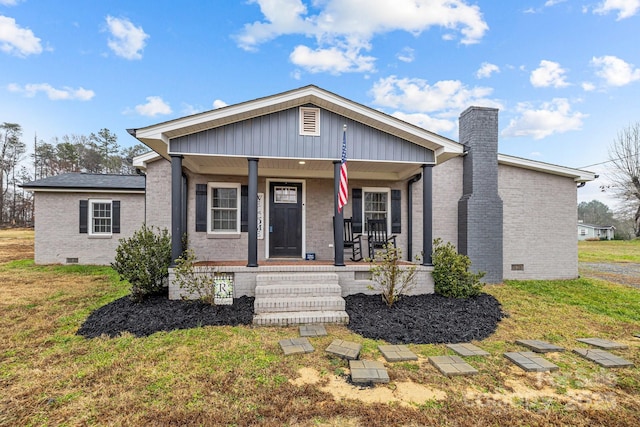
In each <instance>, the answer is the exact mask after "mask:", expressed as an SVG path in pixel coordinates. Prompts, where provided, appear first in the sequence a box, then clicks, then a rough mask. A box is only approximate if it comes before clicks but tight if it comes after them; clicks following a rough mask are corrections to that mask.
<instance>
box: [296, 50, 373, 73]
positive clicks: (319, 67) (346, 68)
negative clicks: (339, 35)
mask: <svg viewBox="0 0 640 427" xmlns="http://www.w3.org/2000/svg"><path fill="white" fill-rule="evenodd" d="M289 59H291V62H292V63H294V64H295V65H297V66H299V67H302V68H304V69H306V70H307V71H309V72H311V73H322V72H327V73H331V74H340V73H349V72H367V71H373V69H374V64H373V63H374V60H375V58H373V57H371V56H364V55H360V49H347V50H342V49H340V48H338V47H330V48H328V49H322V48H318V49H315V50H312V49H310V48H308V47H307V46H303V45H299V46H296V47H295V49H293V52H291V55H290V56H289Z"/></svg>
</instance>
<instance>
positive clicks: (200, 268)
mask: <svg viewBox="0 0 640 427" xmlns="http://www.w3.org/2000/svg"><path fill="white" fill-rule="evenodd" d="M196 261H197V259H196V256H195V254H194V252H193V250H192V249H187V250H186V251H185V252H184V253H183V254H182V256H181V257H180V258H178V259H177V260H176V266H175V269H174V270H173V271H174V273H175V277H174V282H173V283H175V284H177V285H178V287H179V288H180V289H184V290H185V291H186V292H187V293H188V294H189V295H197V296H198V299H199V300H200V301H202V302H204V303H206V304H211V305H214V304H215V300H216V297H217V295H216V284H215V279H216V276H215V273H216V271H215V269H214V268H212V267H207V266H204V265H196Z"/></svg>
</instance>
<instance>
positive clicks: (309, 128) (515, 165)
mask: <svg viewBox="0 0 640 427" xmlns="http://www.w3.org/2000/svg"><path fill="white" fill-rule="evenodd" d="M459 124H460V125H459V128H460V130H459V142H458V141H454V140H451V139H448V138H445V137H443V136H440V135H437V134H435V133H432V132H429V131H428V130H425V129H423V128H420V127H418V126H415V125H412V124H409V123H407V122H404V121H402V120H400V119H398V118H395V117H393V116H390V115H387V114H384V113H382V112H380V111H377V110H374V109H372V108H369V107H366V106H364V105H361V104H358V103H356V102H353V101H351V100H349V99H346V98H343V97H341V96H339V95H336V94H334V93H331V92H328V91H326V90H323V89H321V88H318V87H316V86H313V85H310V86H305V87H302V88H299V89H295V90H291V91H288V92H284V93H279V94H276V95H272V96H267V97H264V98H259V99H255V100H252V101H248V102H243V103H240V104H236V105H230V106H226V107H223V108H219V109H215V110H212V111H207V112H204V113H199V114H195V115H191V116H187V117H182V118H179V119H175V120H171V121H167V122H163V123H158V124H155V125H151V126H147V127H144V128H139V129H130V130H129V133H130V134H131V135H132V136H134V137H135V138H136V139H137V140H138V141H140V142H142V143H144V144H146V145H147V146H148V147H149V148H150V149H151V150H153V151H151V152H150V153H148V154H145V155H142V156H139V157H137V158H136V159H135V160H134V165H135V166H136V167H138V168H139V169H140V170H141V171H143V172H144V173H145V175H146V193H145V196H144V209H139V210H138V212H137V213H136V214H139V213H140V212H144V217H143V218H139V217H135V219H132V220H131V221H132V222H133V221H134V220H135V221H137V222H138V223H139V224H141V223H142V222H143V221H145V222H146V223H147V224H148V225H154V226H158V227H161V228H167V229H169V230H170V232H171V235H172V255H173V257H174V258H177V257H178V256H180V254H181V253H182V250H183V236H185V235H186V236H187V244H188V246H189V248H191V249H193V250H194V252H195V254H196V256H197V257H198V258H199V259H200V260H202V261H209V262H211V263H212V264H215V269H216V270H217V271H219V272H224V273H227V274H228V275H229V276H231V277H233V281H234V296H236V297H238V296H241V295H249V296H254V295H255V296H256V297H257V296H258V294H260V292H259V289H258V288H260V287H262V286H263V285H265V283H270V282H271V281H273V280H278V281H291V282H294V283H296V284H299V283H303V282H304V281H305V280H307V279H308V280H309V281H310V282H314V280H322V281H323V283H325V284H326V282H327V280H328V281H331V282H332V286H334V287H335V289H337V292H338V294H339V295H342V296H345V295H349V294H353V293H357V292H369V291H368V289H367V287H368V285H369V284H370V281H369V273H368V269H369V266H368V265H367V264H368V263H366V262H351V261H350V260H349V258H350V257H351V252H350V249H348V250H347V251H345V245H344V234H343V231H344V228H343V227H344V226H345V224H346V222H345V221H344V219H351V225H352V228H353V233H354V234H356V235H357V234H361V235H362V246H363V254H364V256H367V245H366V242H367V231H368V227H369V225H368V224H369V220H370V219H373V218H378V219H383V221H382V222H383V223H386V229H387V230H388V232H389V234H393V235H395V236H396V243H397V245H398V247H400V248H401V249H402V251H403V254H404V255H405V257H406V258H407V259H412V258H413V257H414V256H415V255H421V261H420V265H419V267H418V270H419V283H420V286H419V287H418V288H417V289H416V290H415V292H422V293H425V292H432V291H433V281H432V279H431V275H430V272H431V269H432V267H431V254H432V241H433V239H434V238H436V237H440V238H442V239H443V240H444V241H450V242H452V243H454V244H455V245H456V246H457V248H458V250H459V252H461V253H463V254H466V255H468V256H469V257H470V258H471V260H472V262H473V268H474V269H475V270H482V271H485V272H487V274H486V276H485V281H487V282H489V283H498V282H501V281H502V280H503V279H530V278H537V279H558V278H573V277H576V276H577V275H578V259H577V241H576V238H575V225H576V221H577V190H576V187H577V186H581V185H583V184H584V183H585V182H588V181H591V180H593V179H595V175H594V174H593V173H592V172H588V171H584V170H578V169H573V168H568V167H563V166H557V165H551V164H547V163H542V162H538V161H533V160H528V159H523V158H517V157H513V156H506V155H502V154H498V151H497V150H498V110H496V109H492V108H484V107H471V108H469V109H467V110H466V111H464V112H463V113H462V114H461V115H460V120H459ZM345 128H346V131H345ZM343 140H346V159H347V164H348V191H347V193H348V203H347V204H346V205H345V206H344V208H343V209H342V210H339V209H338V205H337V200H338V192H339V189H340V183H341V182H340V177H341V157H342V156H341V154H342V146H343ZM36 196H38V194H36ZM36 203H38V202H37V201H36ZM121 206H122V208H124V204H121ZM121 216H122V217H123V218H124V211H122V212H121ZM70 217H71V216H70ZM38 220H39V218H38V217H36V222H38ZM74 221H75V222H77V218H75V219H74ZM74 221H70V222H74ZM121 221H123V219H121ZM59 222H60V221H59V218H58V217H56V218H55V221H54V220H53V219H52V220H51V221H47V224H45V225H41V227H42V228H45V227H51V225H52V224H58V223H59ZM56 226H57V225H56ZM540 230H549V233H545V234H541V233H540ZM38 231H39V230H36V233H38ZM66 232H67V233H68V234H74V235H75V237H76V238H80V239H81V238H82V236H79V235H78V231H77V230H75V229H74V230H70V229H69V230H68V231H66ZM36 251H38V248H36ZM36 257H37V259H38V256H36ZM308 258H314V260H313V261H306V259H308ZM40 259H43V258H40ZM47 262H64V261H61V260H59V259H58V260H55V261H54V260H51V259H50V258H47ZM278 275H280V276H279V277H275V276H278ZM287 275H288V276H287ZM301 275H302V276H301ZM305 275H306V276H305ZM313 275H324V276H323V278H322V279H320V278H318V277H319V276H318V277H315V278H314V277H310V276H313ZM325 288H326V286H324V285H323V287H321V288H315V289H316V291H318V292H319V291H320V290H322V289H325ZM169 291H170V297H171V298H180V296H181V290H180V289H175V288H173V287H172V286H171V285H170V290H169ZM313 292H315V291H313ZM285 296H286V294H285ZM285 296H281V299H282V298H284V297H285ZM256 305H258V303H257V302H256ZM256 311H257V310H256ZM312 319H316V320H317V318H312ZM299 320H300V319H299ZM267 323H268V322H267Z"/></svg>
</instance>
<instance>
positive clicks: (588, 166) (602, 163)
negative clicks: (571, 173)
mask: <svg viewBox="0 0 640 427" xmlns="http://www.w3.org/2000/svg"><path fill="white" fill-rule="evenodd" d="M637 155H638V154H629V155H628V156H624V157H618V158H617V159H610V160H605V161H604V162H600V163H594V164H592V165H587V166H580V167H578V169H585V168H590V167H591V166H600V165H604V164H606V163H612V162H617V161H618V160H624V159H628V158H629V157H634V156H637Z"/></svg>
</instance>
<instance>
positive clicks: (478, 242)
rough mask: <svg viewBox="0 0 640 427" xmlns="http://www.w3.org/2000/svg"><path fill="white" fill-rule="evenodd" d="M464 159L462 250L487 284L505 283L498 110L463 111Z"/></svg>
mask: <svg viewBox="0 0 640 427" xmlns="http://www.w3.org/2000/svg"><path fill="white" fill-rule="evenodd" d="M459 126H460V129H459V139H460V143H461V144H464V146H465V151H466V152H467V154H466V156H465V157H464V160H463V168H464V169H463V178H462V180H463V181H462V198H460V200H459V201H458V251H459V252H460V253H461V254H464V255H467V256H468V257H469V258H470V259H471V262H472V266H471V268H472V270H473V271H476V272H477V271H484V272H486V275H485V276H484V278H483V281H484V282H486V283H500V282H502V273H503V264H502V240H503V234H502V199H501V198H500V195H499V194H498V110H497V109H495V108H485V107H470V108H468V109H466V110H465V111H464V112H462V114H460V119H459Z"/></svg>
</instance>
